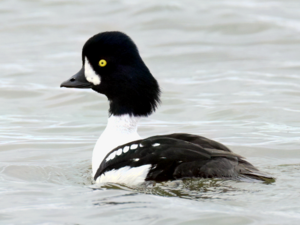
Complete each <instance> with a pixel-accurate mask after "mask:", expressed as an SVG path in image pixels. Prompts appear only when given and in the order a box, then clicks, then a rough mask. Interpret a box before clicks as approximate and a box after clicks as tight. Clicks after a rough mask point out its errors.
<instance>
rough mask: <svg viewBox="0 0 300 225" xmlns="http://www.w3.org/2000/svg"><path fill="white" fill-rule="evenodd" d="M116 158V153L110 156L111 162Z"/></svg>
mask: <svg viewBox="0 0 300 225" xmlns="http://www.w3.org/2000/svg"><path fill="white" fill-rule="evenodd" d="M115 156H116V152H113V153H111V154H110V156H109V158H110V160H111V159H114V158H115Z"/></svg>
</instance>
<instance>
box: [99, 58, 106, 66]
mask: <svg viewBox="0 0 300 225" xmlns="http://www.w3.org/2000/svg"><path fill="white" fill-rule="evenodd" d="M106 64H107V62H106V60H104V59H101V60H100V61H99V66H101V67H104V66H106Z"/></svg>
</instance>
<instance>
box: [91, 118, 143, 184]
mask: <svg viewBox="0 0 300 225" xmlns="http://www.w3.org/2000/svg"><path fill="white" fill-rule="evenodd" d="M138 120H139V118H138V117H132V116H129V115H122V116H111V117H109V119H108V123H107V126H106V128H105V130H104V131H103V133H102V134H101V136H100V138H99V139H98V141H97V143H96V145H95V148H94V151H93V159H92V168H93V177H94V176H95V173H96V172H97V170H98V168H99V166H100V164H101V162H102V160H103V159H104V157H105V156H106V155H107V154H108V153H109V152H110V151H111V150H112V149H114V148H116V147H118V146H119V145H123V144H126V143H128V142H131V141H135V140H139V139H141V137H140V136H139V135H138V133H137V123H138ZM123 172H124V171H123ZM123 174H124V173H123ZM107 178H108V176H106V179H105V180H106V182H108V181H107ZM110 182H113V181H110Z"/></svg>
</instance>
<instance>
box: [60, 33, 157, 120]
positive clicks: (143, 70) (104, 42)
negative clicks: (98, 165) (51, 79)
mask: <svg viewBox="0 0 300 225" xmlns="http://www.w3.org/2000/svg"><path fill="white" fill-rule="evenodd" d="M61 87H68V88H92V89H93V90H94V91H96V92H99V93H101V94H104V95H106V96H107V98H108V100H109V102H110V109H109V112H110V114H112V115H123V114H130V115H134V116H147V115H149V114H151V113H152V112H154V111H155V109H156V107H157V104H158V103H159V101H160V100H159V95H160V89H159V86H158V83H157V81H156V80H155V78H154V77H153V76H152V74H151V73H150V71H149V69H148V68H147V66H146V65H145V63H144V62H143V60H142V59H141V57H140V54H139V52H138V49H137V47H136V45H135V44H134V42H133V41H132V40H131V39H130V37H128V36H127V35H126V34H124V33H121V32H117V31H115V32H103V33H99V34H97V35H95V36H93V37H91V38H90V39H89V40H88V41H87V42H86V43H85V45H84V46H83V49H82V69H81V70H80V71H79V72H78V73H77V74H75V75H74V76H73V77H71V78H70V79H69V80H67V81H65V82H63V83H62V84H61Z"/></svg>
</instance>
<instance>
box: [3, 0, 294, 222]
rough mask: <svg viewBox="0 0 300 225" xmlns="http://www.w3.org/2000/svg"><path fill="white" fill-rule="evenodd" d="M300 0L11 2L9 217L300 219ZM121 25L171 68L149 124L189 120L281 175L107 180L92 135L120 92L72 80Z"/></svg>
mask: <svg viewBox="0 0 300 225" xmlns="http://www.w3.org/2000/svg"><path fill="white" fill-rule="evenodd" d="M299 7H300V2H299V1H292V0H285V1H279V0H278V1H263V2H262V1H258V0H257V1H254V0H247V1H221V0H220V1H217V0H216V1H195V0H189V1H184V3H183V1H158V0H155V1H146V0H144V1H137V0H136V1H135V0H131V1H127V0H126V1H125V0H115V1H108V0H107V1H96V0H88V1H71V0H69V1H68V0H56V1H54V0H43V1H34V0H31V1H30V0H27V1H25V0H24V1H17V0H3V1H1V3H0V20H1V27H0V33H1V39H0V52H1V54H0V59H1V60H0V71H1V72H0V76H1V77H0V103H1V106H0V124H1V126H0V182H1V183H0V223H1V224H100V223H101V224H117V223H118V224H139V225H140V224H172V225H173V224H189V225H192V224H231V225H232V224H298V223H299V220H300V205H299V200H300V193H299V190H300V181H299V171H300V147H299V144H300V137H299V136H300V120H299V114H300V75H299V71H300V14H299ZM106 30H120V31H123V32H125V33H127V34H128V35H130V36H131V37H132V38H133V40H135V42H136V44H137V45H138V46H139V49H140V52H141V55H142V57H143V58H144V60H145V62H146V63H147V65H148V66H149V68H150V70H151V71H152V73H153V75H154V76H155V77H156V78H157V79H158V81H159V83H160V85H161V88H162V90H163V94H162V103H163V104H162V105H161V107H160V108H159V110H158V111H157V113H156V114H154V115H153V116H151V117H150V118H148V119H145V120H143V121H142V123H141V126H140V128H139V130H140V134H141V135H142V136H143V137H147V136H150V135H155V134H164V133H171V132H188V133H195V134H199V135H203V136H206V137H208V138H212V139H214V140H217V141H220V142H222V143H224V144H226V145H228V146H229V147H230V148H232V149H233V151H235V152H236V153H238V154H241V155H243V156H245V157H246V158H247V159H248V160H249V161H250V162H252V163H253V164H254V165H256V166H257V167H258V168H259V169H261V170H263V171H266V172H269V173H271V174H272V175H273V176H275V177H276V178H277V180H276V182H275V183H273V184H269V185H267V184H264V183H247V182H236V181H224V180H218V179H215V180H210V179H202V180H197V179H196V180H187V181H184V182H183V181H177V182H169V183H162V184H157V185H156V186H154V187H148V188H146V187H140V188H139V189H132V188H130V187H125V186H119V185H108V186H105V187H102V188H100V189H99V188H96V187H94V186H93V185H92V183H91V179H90V173H91V154H92V149H93V146H94V144H95V142H96V140H97V138H98V137H99V135H100V133H101V132H102V130H103V129H104V127H105V125H106V120H107V115H108V113H107V109H108V104H107V101H106V99H105V97H104V96H100V95H98V94H96V93H95V92H92V91H90V90H75V89H74V90H73V89H60V88H59V85H60V83H61V82H62V81H64V80H66V79H67V78H69V77H70V76H71V75H73V74H74V73H75V72H77V71H78V70H79V68H80V66H81V58H80V57H81V48H82V45H83V44H84V42H85V41H86V39H87V38H89V37H90V36H91V35H93V34H96V33H98V32H101V31H106Z"/></svg>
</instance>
